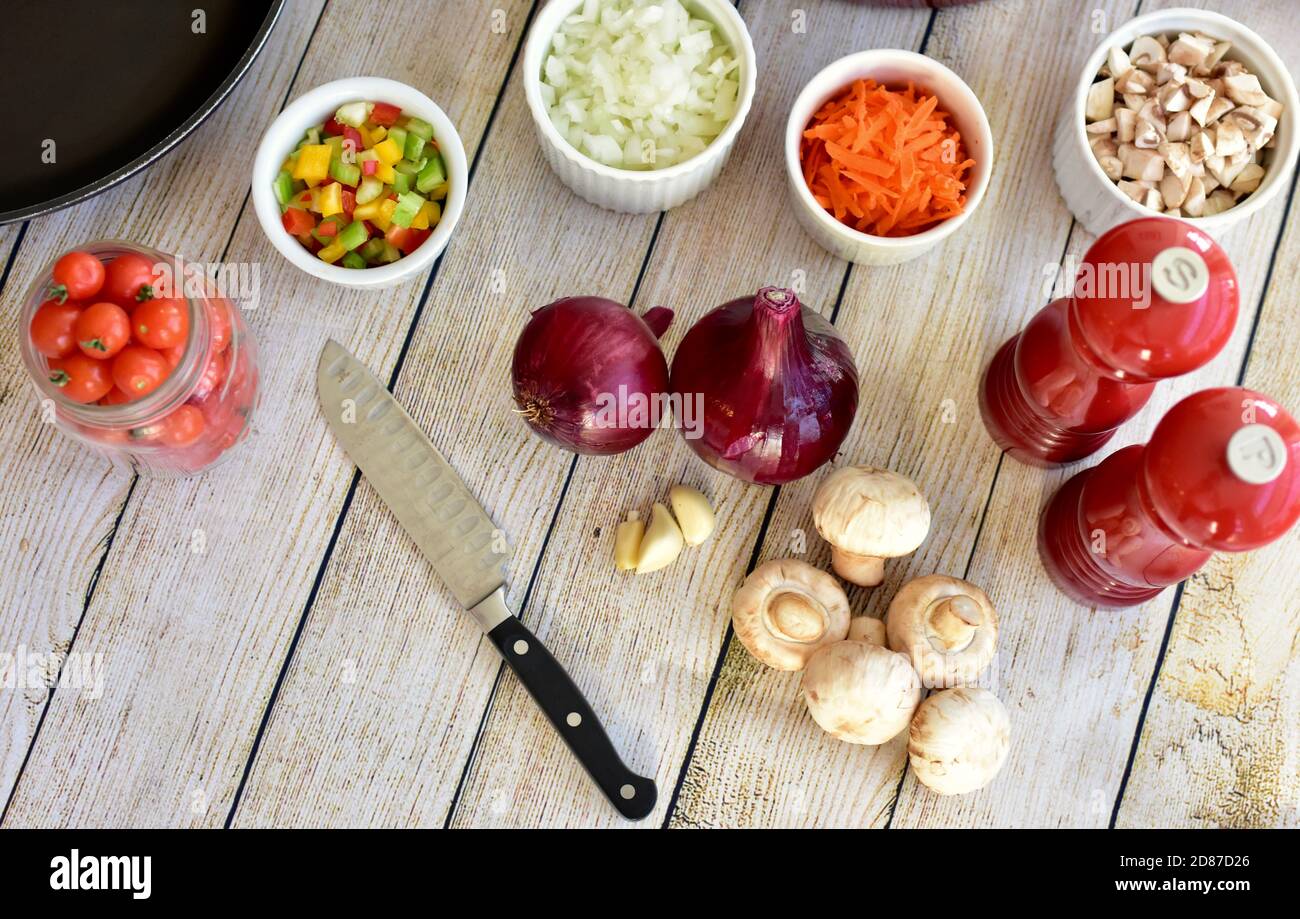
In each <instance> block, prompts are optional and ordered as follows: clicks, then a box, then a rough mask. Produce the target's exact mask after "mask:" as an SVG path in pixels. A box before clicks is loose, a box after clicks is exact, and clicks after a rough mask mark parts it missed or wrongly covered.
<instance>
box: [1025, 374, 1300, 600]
mask: <svg viewBox="0 0 1300 919" xmlns="http://www.w3.org/2000/svg"><path fill="white" fill-rule="evenodd" d="M1297 517H1300V426H1298V425H1297V424H1296V421H1295V419H1294V418H1292V417H1291V416H1290V415H1289V414H1287V412H1286V411H1285V410H1284V409H1283V408H1282V407H1281V406H1279V405H1278V404H1277V403H1276V402H1274V401H1273V400H1272V399H1270V398H1269V397H1268V396H1265V395H1262V394H1260V393H1257V392H1253V391H1252V390H1249V389H1242V388H1239V387H1224V388H1221V389H1207V390H1203V391H1202V392H1198V393H1196V394H1194V395H1191V396H1188V397H1187V398H1186V399H1184V400H1182V401H1181V402H1179V403H1178V404H1177V405H1175V406H1174V407H1173V408H1171V409H1170V410H1169V412H1168V414H1166V415H1165V417H1164V418H1162V419H1161V421H1160V423H1159V424H1158V425H1156V429H1155V431H1154V433H1152V435H1151V440H1150V442H1149V443H1147V444H1145V445H1143V444H1133V445H1132V446H1129V447H1124V448H1123V449H1121V450H1117V451H1116V452H1114V453H1112V454H1111V455H1110V456H1108V457H1106V459H1104V460H1102V461H1101V463H1100V464H1098V465H1097V466H1094V467H1093V468H1091V469H1085V470H1084V471H1082V472H1080V473H1078V474H1077V475H1075V476H1074V477H1073V478H1071V479H1070V480H1069V481H1068V482H1066V483H1065V484H1064V485H1062V486H1061V489H1060V490H1059V491H1058V492H1057V493H1056V494H1055V495H1054V496H1053V497H1052V500H1051V501H1050V502H1048V505H1047V507H1046V508H1044V510H1043V514H1042V516H1041V518H1039V527H1038V551H1039V554H1040V555H1041V557H1042V559H1043V566H1044V567H1045V568H1046V569H1047V573H1048V575H1049V576H1050V577H1051V578H1052V580H1053V581H1054V582H1055V583H1056V586H1057V587H1059V588H1060V589H1061V590H1062V591H1063V592H1064V593H1065V594H1066V595H1067V596H1069V597H1070V598H1072V599H1074V600H1076V601H1077V602H1079V603H1083V604H1086V605H1089V606H1102V607H1120V606H1133V605H1135V604H1138V603H1141V602H1143V601H1144V600H1147V599H1150V598H1151V597H1154V596H1155V595H1156V594H1158V593H1159V592H1160V591H1161V590H1163V589H1164V588H1165V587H1167V586H1169V585H1170V584H1176V583H1177V582H1179V581H1181V580H1183V579H1184V578H1186V577H1189V576H1191V575H1192V574H1193V573H1195V572H1196V571H1197V569H1199V568H1200V567H1201V566H1202V565H1204V564H1205V562H1206V561H1207V560H1208V559H1209V558H1210V556H1211V555H1212V554H1213V553H1214V552H1216V551H1222V552H1244V551H1246V550H1248V549H1256V548H1258V547H1260V546H1262V545H1265V544H1266V543H1270V542H1272V541H1273V540H1275V539H1277V538H1278V537H1279V536H1281V535H1282V534H1283V533H1285V532H1286V531H1287V530H1288V529H1289V528H1290V527H1291V525H1292V524H1294V523H1295V521H1296V518H1297Z"/></svg>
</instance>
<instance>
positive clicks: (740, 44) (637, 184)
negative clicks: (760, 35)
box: [524, 0, 757, 214]
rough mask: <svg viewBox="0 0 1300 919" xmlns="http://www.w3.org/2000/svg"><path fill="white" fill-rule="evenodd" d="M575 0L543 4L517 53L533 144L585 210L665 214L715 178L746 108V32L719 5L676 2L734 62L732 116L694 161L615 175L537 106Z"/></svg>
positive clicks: (749, 97) (750, 93)
mask: <svg viewBox="0 0 1300 919" xmlns="http://www.w3.org/2000/svg"><path fill="white" fill-rule="evenodd" d="M582 3H583V0H550V2H549V3H547V4H546V6H545V7H543V8H542V11H541V12H540V13H538V14H537V19H536V20H535V21H534V22H533V27H532V29H531V30H530V31H529V33H528V41H527V43H526V44H525V45H524V96H525V97H526V98H527V100H528V110H529V111H530V112H532V114H533V123H534V125H536V127H537V138H538V142H539V143H540V144H541V146H542V154H543V155H544V156H545V157H546V162H548V163H549V164H550V166H551V168H552V169H554V170H555V174H556V175H557V176H559V177H560V181H562V182H563V183H564V184H565V185H567V186H569V188H571V189H573V191H574V192H575V193H577V194H578V195H579V196H580V197H582V198H585V199H586V200H588V201H590V202H591V203H592V204H596V205H599V206H601V207H606V208H609V209H610V210H612V211H621V212H623V213H627V214H645V213H650V212H653V211H666V210H668V209H669V208H671V207H676V206H677V205H679V204H683V203H685V202H687V201H689V200H690V199H691V198H694V197H695V196H696V195H698V194H699V193H700V192H701V191H703V190H704V189H705V188H706V187H708V185H709V183H710V182H712V181H713V180H714V179H716V178H717V177H718V173H720V172H721V171H722V167H723V165H724V164H725V163H726V162H727V156H728V155H729V154H730V153H731V147H732V144H734V143H735V141H736V135H737V134H739V133H740V128H741V126H742V125H743V124H744V123H745V116H746V115H748V114H749V108H750V105H751V104H752V103H753V101H754V76H755V67H756V65H757V59H756V57H755V55H754V43H753V42H752V41H750V38H749V30H748V29H747V28H745V22H744V20H742V19H741V18H740V14H739V13H737V12H736V8H735V6H733V5H732V4H731V3H729V2H727V0H684V3H685V5H686V6H687V7H688V8H689V9H690V10H691V12H693V13H699V14H702V15H703V16H704V17H705V18H707V19H709V20H711V21H712V22H713V23H714V25H716V26H717V27H718V29H719V31H720V32H721V33H722V35H723V37H724V38H726V40H727V42H728V43H729V44H730V45H731V48H732V50H733V51H734V52H735V54H736V56H737V58H738V59H739V61H740V93H739V95H738V96H737V97H736V114H735V115H734V116H733V117H732V119H731V122H730V123H729V124H728V125H727V126H726V128H724V129H723V131H722V133H721V134H719V135H718V136H717V137H715V138H714V139H713V142H712V143H711V144H709V145H708V147H706V148H705V149H704V150H703V151H701V152H700V153H698V154H697V155H695V156H693V157H691V158H690V159H688V160H685V161H684V162H681V163H676V164H674V165H672V166H667V167H665V168H663V169H650V170H645V171H641V170H635V169H617V168H615V167H613V166H606V165H605V164H604V163H598V162H596V161H595V160H593V159H592V158H591V157H589V156H587V155H585V154H584V153H582V152H580V151H578V150H576V149H574V147H573V145H572V144H570V143H569V142H568V141H567V140H566V139H565V138H563V137H562V136H560V132H559V131H557V130H556V128H555V125H554V124H552V123H551V116H550V115H549V114H548V113H547V111H546V105H545V103H543V102H542V91H541V80H542V65H543V64H544V63H545V60H546V55H547V53H548V52H549V51H550V50H551V39H552V38H553V37H554V35H555V33H556V32H557V31H558V30H559V28H560V24H561V23H562V22H563V21H564V19H565V18H566V17H567V16H569V15H570V14H571V13H573V11H574V10H575V9H577V8H578V6H580V5H581V4H582Z"/></svg>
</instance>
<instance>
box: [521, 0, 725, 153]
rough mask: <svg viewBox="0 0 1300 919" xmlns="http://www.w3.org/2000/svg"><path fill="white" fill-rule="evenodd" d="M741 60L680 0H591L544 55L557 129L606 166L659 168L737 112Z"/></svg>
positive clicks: (696, 148) (546, 93)
mask: <svg viewBox="0 0 1300 919" xmlns="http://www.w3.org/2000/svg"><path fill="white" fill-rule="evenodd" d="M738 66H739V62H738V61H737V59H736V55H735V54H734V53H733V51H732V49H731V47H730V45H728V44H727V41H726V39H725V38H724V37H723V35H722V34H721V32H720V31H719V30H718V28H717V27H716V26H715V25H713V23H711V22H709V21H708V20H706V19H702V18H698V17H693V16H691V14H690V12H689V11H688V10H687V8H686V7H685V6H683V4H682V2H681V0H585V2H584V3H583V4H582V6H581V7H579V9H578V10H577V11H575V12H574V13H573V14H572V15H570V16H569V17H568V18H567V19H565V20H564V22H563V23H562V24H561V25H560V29H559V31H558V32H557V33H556V34H555V37H554V38H553V39H552V40H551V51H550V54H548V55H547V57H546V61H545V63H544V64H543V65H542V84H541V93H542V102H543V103H544V104H545V105H546V108H547V111H548V112H549V113H550V116H551V121H552V123H553V124H554V125H555V128H556V130H557V131H559V132H560V134H561V135H562V136H563V137H564V138H565V139H566V140H567V141H568V142H569V143H570V144H572V145H573V146H574V147H576V148H577V149H578V150H580V151H582V152H583V153H584V154H586V155H587V156H590V157H591V158H592V159H594V160H596V161H598V162H601V163H604V164H605V165H607V166H615V167H619V168H622V169H643V170H644V169H662V168H664V167H665V166H671V165H673V164H674V163H680V162H682V161H683V160H686V159H689V158H690V157H692V156H695V155H696V154H698V153H700V152H701V151H703V150H704V148H705V147H707V146H708V145H709V143H710V142H711V141H712V140H713V139H714V138H715V137H717V136H718V135H719V134H721V133H722V131H723V130H724V129H725V128H726V126H727V124H728V122H730V121H731V119H732V117H734V116H735V114H736V102H737V98H738V96H739V94H740V83H739V74H738V73H737V68H738Z"/></svg>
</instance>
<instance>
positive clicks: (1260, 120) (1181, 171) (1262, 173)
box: [1084, 32, 1284, 217]
mask: <svg viewBox="0 0 1300 919" xmlns="http://www.w3.org/2000/svg"><path fill="white" fill-rule="evenodd" d="M1231 51H1232V45H1231V43H1230V42H1227V41H1221V40H1219V39H1217V38H1215V37H1214V36H1211V35H1206V34H1203V33H1201V32H1179V33H1177V34H1176V35H1144V36H1140V37H1139V38H1137V39H1135V40H1134V41H1133V43H1132V44H1131V45H1130V46H1129V47H1128V48H1124V47H1122V46H1115V47H1112V48H1110V49H1109V50H1108V51H1107V53H1106V59H1105V61H1104V63H1103V64H1102V66H1101V69H1100V73H1099V74H1098V78H1097V79H1096V80H1095V81H1094V82H1093V83H1092V85H1091V86H1089V87H1088V90H1087V93H1086V96H1085V100H1084V109H1085V112H1084V115H1085V119H1084V129H1085V136H1086V137H1087V138H1088V145H1089V147H1090V148H1091V149H1092V154H1093V157H1094V158H1095V159H1096V160H1097V163H1098V165H1099V166H1100V168H1101V170H1102V172H1103V173H1104V174H1105V175H1106V177H1107V178H1108V179H1110V180H1111V181H1112V182H1114V183H1116V185H1117V187H1118V189H1119V191H1120V192H1121V193H1123V194H1124V195H1127V196H1128V197H1129V198H1131V199H1132V200H1133V201H1135V202H1137V203H1138V204H1140V205H1142V206H1143V207H1146V208H1149V209H1151V210H1154V211H1157V212H1160V213H1164V214H1172V213H1173V212H1174V211H1177V212H1178V213H1177V215H1178V216H1187V217H1205V216H1211V215H1213V214H1218V213H1222V212H1223V211H1225V210H1228V209H1229V208H1231V207H1234V206H1235V205H1236V204H1238V203H1240V201H1241V200H1242V199H1243V198H1244V197H1245V196H1247V195H1250V194H1252V193H1254V192H1255V191H1257V190H1258V189H1259V187H1260V186H1261V185H1262V184H1263V183H1264V182H1265V181H1267V178H1268V166H1269V160H1268V154H1266V153H1265V151H1266V150H1267V149H1269V148H1271V147H1272V146H1274V138H1275V136H1276V133H1277V126H1278V120H1279V119H1280V118H1281V117H1282V115H1283V113H1284V112H1283V107H1282V105H1281V103H1279V102H1277V100H1275V99H1272V98H1270V97H1269V95H1268V94H1267V92H1266V91H1265V90H1264V87H1263V86H1262V85H1261V84H1260V82H1259V77H1258V76H1257V75H1255V74H1253V73H1251V72H1250V70H1249V68H1248V67H1247V66H1246V64H1245V63H1243V62H1242V61H1239V60H1232V59H1229V58H1228V55H1230V54H1231ZM1196 180H1199V181H1196ZM1219 192H1222V194H1218V193H1219Z"/></svg>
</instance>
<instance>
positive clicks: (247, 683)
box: [7, 0, 526, 826]
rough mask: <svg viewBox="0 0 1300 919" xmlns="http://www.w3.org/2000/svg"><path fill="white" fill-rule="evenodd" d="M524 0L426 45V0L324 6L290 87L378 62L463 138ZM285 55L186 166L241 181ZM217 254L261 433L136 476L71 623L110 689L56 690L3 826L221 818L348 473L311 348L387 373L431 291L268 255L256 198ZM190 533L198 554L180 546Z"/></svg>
mask: <svg viewBox="0 0 1300 919" xmlns="http://www.w3.org/2000/svg"><path fill="white" fill-rule="evenodd" d="M497 8H501V9H504V10H505V11H506V15H505V17H504V24H505V25H506V29H505V30H504V31H496V30H494V27H495V26H496V25H497V24H498V23H500V22H502V20H501V18H500V17H499V16H494V15H493V10H494V9H497ZM525 9H526V6H525V4H524V3H523V2H522V0H520V2H516V3H513V4H503V3H497V2H488V0H483V2H476V3H473V4H455V5H454V6H449V7H448V8H447V9H446V10H445V11H443V12H442V13H440V17H441V18H440V28H441V29H442V30H443V32H444V34H446V35H453V36H455V37H456V40H455V41H447V42H440V43H438V44H437V46H436V47H433V46H431V45H430V43H429V34H428V32H427V31H426V30H422V29H412V28H410V26H411V23H412V22H415V21H419V18H420V17H423V16H425V15H427V10H426V8H425V7H424V5H423V4H421V3H417V2H410V3H405V4H398V3H389V4H383V5H382V6H375V5H373V4H364V3H361V2H353V0H350V2H336V3H331V4H329V6H328V8H327V9H326V10H325V13H324V15H323V18H322V19H321V21H320V25H319V28H318V29H317V30H316V33H315V37H314V39H313V40H312V43H311V47H310V50H309V53H308V54H307V57H306V59H305V60H304V61H303V65H302V69H301V72H300V73H299V74H298V75H297V78H296V79H294V81H293V82H294V87H293V88H294V94H295V95H296V94H299V93H301V92H302V91H304V90H306V89H308V88H310V87H312V86H314V85H317V84H319V83H323V82H326V81H328V80H331V79H337V78H339V77H342V76H347V75H350V74H355V73H379V74H388V75H391V76H393V77H396V78H398V79H401V80H403V81H405V82H407V83H410V84H412V85H415V86H418V87H420V88H421V89H423V90H425V91H426V92H427V93H428V94H429V95H430V96H432V97H433V98H434V99H435V100H436V101H438V103H439V104H440V105H442V106H443V108H444V109H445V110H446V111H447V113H448V115H449V116H450V117H451V119H452V120H453V121H454V122H455V123H456V124H457V126H458V128H459V130H460V131H461V133H462V136H463V138H464V140H465V145H466V148H467V150H469V151H473V150H474V149H475V148H476V147H477V145H478V141H479V139H480V138H481V136H482V134H483V131H484V129H485V126H486V123H487V119H488V115H489V113H490V111H491V109H492V106H493V103H494V101H495V99H496V95H497V91H498V89H499V87H500V83H501V80H502V79H503V78H504V75H505V72H506V69H507V65H508V62H509V61H510V60H511V56H512V54H513V52H514V49H515V48H516V47H517V44H518V40H519V37H520V34H521V30H522V27H523V22H524V18H525V16H524V11H525ZM290 12H291V14H292V15H291V16H290V22H291V23H298V22H300V21H301V22H302V23H303V25H304V26H305V27H306V28H308V29H309V28H310V26H311V23H312V22H314V21H315V17H314V16H312V15H311V13H312V10H311V9H308V8H304V7H302V6H294V7H292V9H291V10H290ZM284 28H285V32H286V33H287V32H288V31H289V28H288V27H287V24H286V26H285V27H284ZM277 31H278V30H277ZM295 34H297V33H295ZM305 34H306V33H305V32H303V33H302V35H303V36H304V37H305ZM301 47H302V44H301V42H299V44H298V48H299V49H301ZM296 63H297V61H296V59H295V60H293V61H291V62H288V63H287V66H286V68H285V70H284V72H283V73H282V74H280V76H279V79H278V82H276V83H275V86H274V89H273V90H271V91H270V93H269V95H270V98H269V99H263V98H262V97H261V96H252V97H251V98H246V99H245V101H244V104H243V105H239V104H235V105H232V106H226V107H224V108H223V112H225V113H227V114H228V115H230V116H231V117H236V116H237V119H238V123H239V124H241V125H243V126H245V128H244V129H245V130H246V131H247V133H248V137H247V139H246V140H245V141H244V142H243V143H240V144H235V145H234V149H236V150H244V151H245V152H246V153H247V154H248V156H247V157H243V158H241V157H239V156H236V157H233V158H232V157H231V156H230V153H229V151H230V149H231V143H230V135H229V132H228V131H229V127H230V125H227V128H228V131H227V133H225V134H222V133H221V132H220V130H219V128H218V129H217V134H216V137H220V138H221V142H220V143H218V142H217V141H216V139H215V138H214V139H212V140H210V141H209V142H208V143H207V144H206V146H205V147H203V149H206V150H208V151H209V154H208V157H207V158H205V159H203V160H201V161H199V162H196V163H195V164H192V165H191V168H190V170H189V172H188V173H187V174H188V175H190V176H195V175H205V174H206V173H207V170H209V169H215V168H217V167H218V165H219V164H220V163H222V162H224V161H233V162H234V163H236V164H238V170H239V173H240V177H239V182H240V183H241V184H242V183H246V181H247V168H248V164H249V162H251V160H250V159H249V158H248V157H251V152H252V150H253V149H254V148H255V147H256V139H257V137H258V136H259V135H260V132H261V131H262V130H264V128H265V125H266V124H267V123H268V122H269V121H270V119H271V117H272V116H273V114H274V112H275V109H276V108H277V107H278V106H279V104H280V101H281V100H282V99H283V98H284V94H285V89H286V87H287V85H288V81H289V80H290V79H291V75H292V74H293V67H294V65H296ZM471 73H472V76H471V75H470V74H471ZM261 91H262V93H264V94H266V93H267V89H266V87H265V86H263V87H262V88H261ZM200 144H202V141H200ZM150 175H153V173H152V172H151V173H150ZM187 181H189V182H190V184H191V185H192V186H196V187H197V188H200V189H204V190H205V191H206V186H205V185H203V184H202V183H194V182H193V181H192V179H191V180H187ZM472 195H473V192H471V200H472ZM211 207H212V205H211V202H210V201H209V202H207V203H206V204H203V203H201V202H198V201H195V202H194V203H192V204H190V203H188V202H186V201H185V200H184V199H183V198H179V197H178V196H173V197H171V198H170V199H168V200H167V202H166V210H165V211H164V213H165V214H170V215H172V216H173V219H175V215H176V214H185V213H207V212H208V211H209V210H210V209H211ZM159 222H160V223H161V220H160V221H159ZM451 245H452V247H453V249H454V248H455V247H456V246H457V245H458V243H457V241H456V240H453V241H452V244H451ZM24 248H25V246H24ZM177 248H181V249H183V250H184V251H185V252H186V254H192V257H207V258H216V257H217V256H218V255H219V254H220V248H219V247H218V246H215V245H214V246H204V245H201V244H190V245H185V246H179V245H178V246H177ZM229 260H230V261H234V262H240V263H244V264H248V265H257V266H259V267H260V268H261V269H262V270H261V291H260V297H259V301H258V302H259V304H260V305H259V307H258V308H257V309H256V310H253V311H250V312H249V313H248V319H249V322H250V325H251V327H252V330H253V334H254V335H255V336H256V337H257V339H258V342H259V344H260V345H261V387H262V388H261V406H260V409H259V411H258V415H257V417H256V422H255V423H256V429H255V430H256V433H255V436H254V438H253V439H252V440H251V442H250V443H248V444H247V445H245V446H244V447H242V448H241V450H240V451H239V453H238V454H237V455H236V456H235V457H233V458H232V460H231V462H230V463H228V464H226V465H225V466H223V467H222V468H220V469H218V470H214V471H212V472H210V473H208V474H206V475H203V476H201V477H198V478H196V479H193V480H182V481H169V480H163V479H151V480H141V482H140V483H139V485H138V486H137V487H136V489H135V494H134V497H133V500H132V501H131V502H130V503H129V506H128V507H127V510H126V512H125V514H124V516H123V519H122V523H121V527H120V530H119V532H118V535H117V539H116V540H115V542H114V544H113V547H112V551H111V552H110V554H109V557H108V560H107V564H106V566H105V569H104V572H103V575H102V577H101V578H100V582H99V585H98V588H97V590H96V593H95V597H94V601H93V603H92V604H91V607H90V609H89V611H88V612H87V614H86V618H85V623H84V625H83V627H82V629H81V632H80V633H79V634H78V636H77V645H76V650H77V651H78V652H79V653H85V654H95V653H102V654H104V666H105V670H106V678H105V687H104V693H103V697H102V698H100V699H99V700H97V701H94V702H90V701H86V700H83V699H82V698H80V697H78V696H75V695H74V694H71V693H63V692H59V693H56V694H55V696H54V699H53V702H52V704H51V706H50V709H49V714H48V716H47V718H46V721H45V724H44V726H43V728H42V730H41V733H40V736H39V737H38V741H37V744H36V746H35V749H34V751H33V754H32V758H31V761H30V763H29V765H28V768H27V769H26V770H25V771H24V773H23V776H22V779H21V781H20V782H19V785H18V790H17V793H16V796H15V799H14V801H13V804H12V806H11V809H10V813H9V817H8V821H7V822H8V823H11V824H14V825H32V824H50V823H54V824H76V825H92V826H93V825H103V824H109V825H121V824H132V825H141V824H143V825H185V826H213V825H218V826H219V825H221V824H222V823H223V822H224V821H225V819H226V816H227V813H228V811H229V808H230V806H231V803H232V801H233V798H234V795H235V792H236V788H237V787H238V784H239V781H240V779H241V776H242V774H243V770H244V766H245V763H246V761H247V759H248V757H249V754H250V750H251V747H252V743H253V739H254V737H255V735H256V732H257V729H258V726H259V724H260V721H261V718H262V715H263V712H264V710H265V706H266V704H267V701H268V699H269V697H270V695H271V691H272V687H273V686H274V684H275V681H276V679H277V676H278V674H279V671H280V667H281V665H282V662H283V661H284V658H285V655H286V653H287V651H288V648H289V643H290V639H291V637H292V635H293V634H294V630H295V628H296V626H297V624H298V621H299V617H300V616H301V614H302V610H303V607H304V604H305V602H306V600H307V597H308V594H309V592H310V590H311V588H312V584H313V582H314V579H315V575H316V572H317V570H318V567H319V565H320V562H321V558H322V556H323V554H324V551H325V548H326V546H327V544H328V542H329V538H330V533H331V530H332V527H333V524H334V522H335V520H336V518H337V516H338V514H339V511H340V509H341V507H342V504H343V499H344V495H345V494H346V492H347V490H348V484H349V482H350V480H351V476H352V469H351V467H350V466H348V465H347V464H345V463H344V462H342V460H341V456H340V454H339V453H338V452H337V448H336V447H335V446H334V444H333V438H332V437H330V435H329V433H328V431H327V430H326V428H325V425H324V423H323V422H322V421H321V419H320V416H319V413H318V411H317V407H316V398H315V394H314V387H313V385H312V381H313V380H314V370H315V365H316V355H317V353H318V352H319V350H320V347H321V344H322V343H323V342H324V340H325V338H326V337H327V336H328V335H333V336H334V337H336V338H340V339H341V340H344V341H347V342H348V343H349V344H350V345H351V346H352V347H354V348H355V349H356V352H357V353H358V355H359V356H360V357H361V359H362V360H365V361H367V362H368V363H370V364H371V365H372V366H374V367H375V368H377V369H378V371H379V372H380V373H381V374H383V375H387V374H388V373H390V372H391V370H392V368H393V366H394V364H395V361H396V359H397V355H398V353H399V351H400V349H401V346H402V343H403V341H404V339H405V335H406V330H407V328H408V327H409V325H410V323H411V320H412V318H413V316H414V315H415V311H416V307H417V304H418V303H419V301H420V298H421V296H422V294H423V292H424V288H425V282H424V278H417V279H415V280H414V281H412V282H411V283H409V284H407V285H406V286H404V287H401V288H398V289H394V290H390V291H384V292H381V293H363V292H359V291H344V290H340V289H335V288H332V287H329V286H328V285H326V284H324V283H322V282H318V281H315V280H314V279H311V278H308V277H306V276H305V275H303V274H302V273H301V272H298V271H296V270H295V269H293V268H292V267H291V266H289V265H287V264H286V263H285V262H284V261H283V259H281V258H280V256H279V255H278V254H276V253H275V252H274V250H273V249H272V248H271V246H270V244H269V242H268V241H267V240H266V239H265V237H264V235H263V233H262V231H261V229H260V226H259V225H258V223H257V220H256V219H255V217H254V215H253V213H252V209H251V206H250V207H246V208H245V209H244V212H243V214H242V215H241V219H240V221H239V225H238V230H237V232H236V235H235V238H234V241H233V243H232V245H231V249H230V256H229ZM426 277H427V275H426ZM196 532H201V533H202V535H203V540H202V541H203V544H204V549H203V551H202V552H195V551H192V546H193V545H194V541H193V540H194V534H195V533H196Z"/></svg>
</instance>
